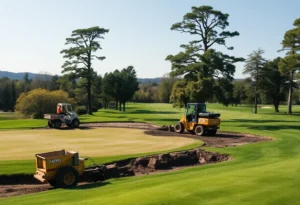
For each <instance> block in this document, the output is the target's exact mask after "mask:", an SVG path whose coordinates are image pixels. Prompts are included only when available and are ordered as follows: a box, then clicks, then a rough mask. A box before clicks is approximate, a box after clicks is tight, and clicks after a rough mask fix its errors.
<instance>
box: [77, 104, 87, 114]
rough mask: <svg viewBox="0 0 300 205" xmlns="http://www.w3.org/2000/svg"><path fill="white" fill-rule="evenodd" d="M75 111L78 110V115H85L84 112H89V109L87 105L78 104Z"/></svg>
mask: <svg viewBox="0 0 300 205" xmlns="http://www.w3.org/2000/svg"><path fill="white" fill-rule="evenodd" d="M75 112H76V113H77V114H78V115H84V114H86V113H87V109H86V107H85V106H78V107H76V109H75Z"/></svg>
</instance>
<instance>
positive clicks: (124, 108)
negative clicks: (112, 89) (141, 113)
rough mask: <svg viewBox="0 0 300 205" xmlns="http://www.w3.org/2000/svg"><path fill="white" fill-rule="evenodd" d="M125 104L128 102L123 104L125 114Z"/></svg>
mask: <svg viewBox="0 0 300 205" xmlns="http://www.w3.org/2000/svg"><path fill="white" fill-rule="evenodd" d="M125 103H126V102H123V112H125Z"/></svg>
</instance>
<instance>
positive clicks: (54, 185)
mask: <svg viewBox="0 0 300 205" xmlns="http://www.w3.org/2000/svg"><path fill="white" fill-rule="evenodd" d="M48 182H49V184H50V185H51V186H52V187H54V188H56V180H55V179H52V180H48Z"/></svg>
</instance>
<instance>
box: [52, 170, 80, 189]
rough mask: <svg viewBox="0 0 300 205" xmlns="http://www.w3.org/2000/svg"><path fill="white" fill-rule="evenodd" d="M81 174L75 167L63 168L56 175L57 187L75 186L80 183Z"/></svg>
mask: <svg viewBox="0 0 300 205" xmlns="http://www.w3.org/2000/svg"><path fill="white" fill-rule="evenodd" d="M78 177H79V174H78V172H77V170H76V169H74V168H73V167H63V168H61V169H60V170H59V171H58V173H57V177H56V187H58V188H70V187H74V186H76V185H77V183H78Z"/></svg>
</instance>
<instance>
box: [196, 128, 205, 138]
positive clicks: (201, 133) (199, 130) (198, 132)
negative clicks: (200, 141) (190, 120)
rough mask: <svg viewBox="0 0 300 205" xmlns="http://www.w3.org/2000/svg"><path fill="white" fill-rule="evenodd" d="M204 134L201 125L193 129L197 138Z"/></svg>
mask: <svg viewBox="0 0 300 205" xmlns="http://www.w3.org/2000/svg"><path fill="white" fill-rule="evenodd" d="M204 133H205V130H204V127H203V126H202V125H198V126H197V127H195V134H196V135H198V136H202V135H203V134H204Z"/></svg>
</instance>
